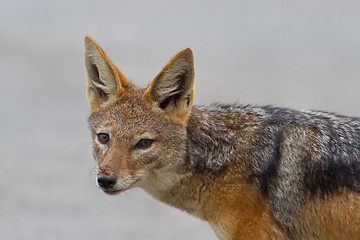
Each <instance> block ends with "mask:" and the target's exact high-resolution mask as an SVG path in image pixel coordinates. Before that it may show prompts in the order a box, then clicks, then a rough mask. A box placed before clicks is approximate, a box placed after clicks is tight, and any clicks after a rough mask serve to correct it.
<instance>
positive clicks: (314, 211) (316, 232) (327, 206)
mask: <svg viewBox="0 0 360 240" xmlns="http://www.w3.org/2000/svg"><path fill="white" fill-rule="evenodd" d="M359 213H360V194H356V193H353V192H349V191H347V190H344V191H343V192H342V193H340V194H339V195H336V196H329V197H326V198H324V199H314V200H313V201H309V202H308V203H307V204H306V205H305V206H304V207H303V208H302V210H301V212H300V213H299V216H298V218H297V219H298V221H297V224H296V226H297V227H296V228H297V229H296V232H298V233H300V234H301V236H302V238H301V239H309V240H319V239H327V240H338V239H360V217H359ZM309 230H311V231H309ZM300 234H299V235H300ZM295 238H296V237H295Z"/></svg>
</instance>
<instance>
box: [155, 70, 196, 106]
mask: <svg viewBox="0 0 360 240" xmlns="http://www.w3.org/2000/svg"><path fill="white" fill-rule="evenodd" d="M188 75H189V73H188V72H182V73H179V74H177V75H176V76H175V77H174V79H173V82H172V84H171V85H172V86H168V88H163V89H162V93H159V92H157V93H158V94H159V95H160V96H162V97H160V96H157V98H158V100H159V107H160V108H161V109H165V108H166V107H168V106H169V104H173V105H174V106H175V107H176V106H177V104H176V103H177V100H179V99H180V98H181V97H182V96H183V95H184V94H185V92H186V89H187V88H188V86H186V85H187V84H186V82H187V77H188ZM157 91H161V90H160V89H157ZM155 95H156V94H155ZM187 98H188V101H187V106H189V104H190V95H188V96H187Z"/></svg>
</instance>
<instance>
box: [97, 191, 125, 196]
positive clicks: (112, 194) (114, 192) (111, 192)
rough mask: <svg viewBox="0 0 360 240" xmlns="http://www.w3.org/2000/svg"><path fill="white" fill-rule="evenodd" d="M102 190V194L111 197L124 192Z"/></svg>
mask: <svg viewBox="0 0 360 240" xmlns="http://www.w3.org/2000/svg"><path fill="white" fill-rule="evenodd" d="M101 190H103V192H104V193H106V194H107V195H111V196H114V195H118V194H120V193H122V192H124V191H126V190H115V189H101Z"/></svg>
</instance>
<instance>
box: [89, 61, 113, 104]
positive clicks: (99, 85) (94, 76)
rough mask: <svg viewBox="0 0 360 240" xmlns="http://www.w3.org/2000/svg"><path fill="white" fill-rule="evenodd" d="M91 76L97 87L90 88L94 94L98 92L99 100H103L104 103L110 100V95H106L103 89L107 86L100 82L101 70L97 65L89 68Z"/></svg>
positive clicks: (91, 65)
mask: <svg viewBox="0 0 360 240" xmlns="http://www.w3.org/2000/svg"><path fill="white" fill-rule="evenodd" d="M89 75H91V82H92V84H93V85H94V86H95V87H91V86H90V90H91V91H92V92H95V91H96V94H97V95H98V97H99V98H101V99H102V100H103V101H106V100H107V99H108V97H109V96H108V93H106V92H105V91H104V90H103V89H104V88H105V85H104V83H103V82H101V80H100V74H99V69H98V67H97V66H96V64H94V63H92V64H90V68H89Z"/></svg>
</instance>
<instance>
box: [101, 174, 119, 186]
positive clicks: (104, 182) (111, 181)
mask: <svg viewBox="0 0 360 240" xmlns="http://www.w3.org/2000/svg"><path fill="white" fill-rule="evenodd" d="M97 182H98V184H99V186H100V187H102V188H105V189H109V188H112V187H114V186H115V184H116V176H114V175H113V176H99V177H98V178H97Z"/></svg>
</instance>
